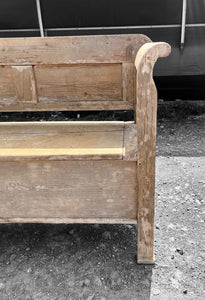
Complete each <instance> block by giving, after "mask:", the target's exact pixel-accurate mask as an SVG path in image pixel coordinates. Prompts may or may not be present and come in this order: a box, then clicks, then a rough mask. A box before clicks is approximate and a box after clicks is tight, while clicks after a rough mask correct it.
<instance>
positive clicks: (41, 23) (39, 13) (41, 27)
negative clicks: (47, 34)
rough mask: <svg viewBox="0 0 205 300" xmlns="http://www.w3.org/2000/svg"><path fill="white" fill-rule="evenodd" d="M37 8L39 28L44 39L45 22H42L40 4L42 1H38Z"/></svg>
mask: <svg viewBox="0 0 205 300" xmlns="http://www.w3.org/2000/svg"><path fill="white" fill-rule="evenodd" d="M36 7H37V13H38V23H39V28H40V33H41V37H44V30H43V21H42V15H41V4H40V0H36Z"/></svg>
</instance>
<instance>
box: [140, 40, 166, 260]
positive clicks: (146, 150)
mask: <svg viewBox="0 0 205 300" xmlns="http://www.w3.org/2000/svg"><path fill="white" fill-rule="evenodd" d="M169 53H170V46H169V45H168V44H166V43H147V44H145V45H144V46H142V48H141V49H140V50H139V52H138V54H137V57H136V61H135V66H136V69H137V79H136V80H137V83H136V86H137V90H136V98H137V99H136V123H137V151H138V152H137V155H138V160H137V185H138V196H137V199H138V252H137V256H138V258H137V259H138V263H153V262H154V256H153V242H154V197H155V156H156V154H155V152H156V116H157V114H156V113H157V90H156V87H155V84H154V81H153V78H152V73H153V67H154V64H155V62H156V60H157V58H158V57H165V56H168V55H169Z"/></svg>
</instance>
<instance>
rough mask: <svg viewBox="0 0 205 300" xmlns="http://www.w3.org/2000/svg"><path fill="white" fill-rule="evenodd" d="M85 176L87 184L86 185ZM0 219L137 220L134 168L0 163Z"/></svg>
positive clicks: (123, 164) (123, 165)
mask: <svg viewBox="0 0 205 300" xmlns="http://www.w3.org/2000/svg"><path fill="white" fill-rule="evenodd" d="M88 177H89V180H88ZM0 192H1V197H0V218H1V222H2V220H3V219H5V220H6V219H13V218H14V219H15V218H20V219H27V218H30V219H35V218H36V219H41V218H58V219H60V218H77V219H81V218H85V219H86V218H88V219H89V218H94V219H95V218H96V217H97V218H108V219H109V218H114V219H118V218H120V219H129V218H131V219H134V218H136V202H137V200H136V197H137V195H136V163H135V162H125V161H104V160H102V161H81V162H79V161H66V162H59V161H58V162H55V161H46V162H37V161H36V162H1V163H0Z"/></svg>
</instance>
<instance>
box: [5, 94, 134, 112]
mask: <svg viewBox="0 0 205 300" xmlns="http://www.w3.org/2000/svg"><path fill="white" fill-rule="evenodd" d="M14 97H15V96H14ZM13 102H15V98H14V100H12V101H11V100H10V98H9V100H8V101H6V99H5V98H4V100H3V101H0V111H2V112H7V111H10V112H15V111H67V110H69V111H89V110H133V107H134V106H133V103H128V102H126V101H107V100H106V101H85V100H83V101H73V102H70V101H64V102H61V101H59V102H44V103H37V104H34V103H29V104H25V103H23V102H22V103H20V102H19V103H18V104H17V103H13ZM27 103H28V102H27Z"/></svg>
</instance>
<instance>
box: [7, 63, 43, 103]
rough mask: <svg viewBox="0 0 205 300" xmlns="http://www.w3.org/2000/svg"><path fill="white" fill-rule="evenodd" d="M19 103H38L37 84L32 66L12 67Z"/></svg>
mask: <svg viewBox="0 0 205 300" xmlns="http://www.w3.org/2000/svg"><path fill="white" fill-rule="evenodd" d="M12 71H13V72H12V73H13V74H12V75H13V81H14V87H15V91H16V100H17V102H37V94H36V82H35V77H34V72H33V67H32V66H12Z"/></svg>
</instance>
